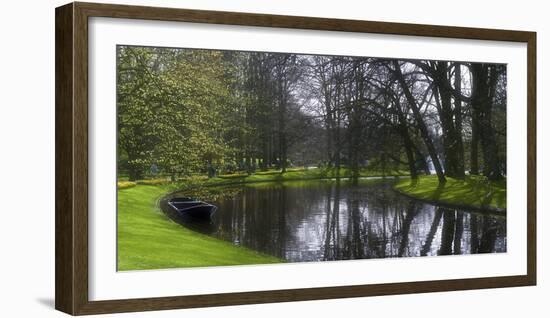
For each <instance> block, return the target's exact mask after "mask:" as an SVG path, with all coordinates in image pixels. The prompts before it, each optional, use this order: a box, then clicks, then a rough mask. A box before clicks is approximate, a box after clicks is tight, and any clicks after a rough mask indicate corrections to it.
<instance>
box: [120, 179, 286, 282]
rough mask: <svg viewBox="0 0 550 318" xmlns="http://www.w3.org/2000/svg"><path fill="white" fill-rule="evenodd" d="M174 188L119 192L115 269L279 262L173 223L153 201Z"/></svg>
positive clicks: (162, 187)
mask: <svg viewBox="0 0 550 318" xmlns="http://www.w3.org/2000/svg"><path fill="white" fill-rule="evenodd" d="M173 189H174V187H173V186H170V185H160V186H159V185H156V186H151V185H140V184H138V185H135V186H133V187H131V188H126V189H119V190H118V270H122V271H124V270H137V269H160V268H176V267H197V266H212V265H242V264H266V263H278V262H282V260H280V259H278V258H275V257H271V256H268V255H264V254H261V253H258V252H255V251H252V250H250V249H247V248H244V247H239V246H235V245H233V244H231V243H229V242H226V241H221V240H218V239H215V238H212V237H209V236H206V235H203V234H199V233H196V232H193V231H191V230H189V229H186V228H184V227H182V226H181V225H179V224H176V223H174V222H172V221H171V220H170V219H168V218H167V217H166V216H165V215H164V214H163V213H162V211H160V209H159V208H158V206H157V204H156V202H157V200H158V198H160V197H161V196H163V195H164V194H166V193H167V192H169V191H171V190H173Z"/></svg>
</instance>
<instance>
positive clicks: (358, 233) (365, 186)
mask: <svg viewBox="0 0 550 318" xmlns="http://www.w3.org/2000/svg"><path fill="white" fill-rule="evenodd" d="M237 188H238V191H234V190H235V187H232V188H231V189H232V190H233V191H228V193H232V195H229V196H225V197H224V196H221V197H217V198H216V200H215V202H214V203H215V204H216V205H217V206H218V211H217V212H216V214H215V217H214V219H213V221H212V224H200V223H199V224H192V225H191V224H187V225H189V226H190V227H191V228H193V229H194V230H197V231H202V232H204V233H206V234H208V235H212V236H215V237H218V238H221V239H224V240H228V241H231V242H233V243H234V244H237V245H243V246H246V247H248V248H252V249H255V250H258V251H261V252H264V253H268V254H271V255H275V256H278V257H281V258H284V259H286V260H288V261H290V262H301V261H328V260H346V259H365V258H386V257H411V256H435V255H451V254H476V253H495V252H505V251H506V218H505V217H496V216H491V215H487V214H479V213H473V212H471V211H461V210H454V209H448V208H443V207H438V206H434V205H430V204H426V203H422V202H419V201H416V200H411V199H409V198H406V197H403V196H402V195H399V194H398V193H396V192H394V191H393V190H392V189H391V184H388V183H385V182H373V181H372V180H370V181H362V182H360V183H359V185H357V186H352V185H351V184H350V183H348V182H347V181H307V182H304V181H300V182H289V183H269V184H255V185H246V186H243V185H240V186H237ZM217 191H219V192H224V191H225V189H222V190H221V191H220V189H217Z"/></svg>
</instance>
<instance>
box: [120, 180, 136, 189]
mask: <svg viewBox="0 0 550 318" xmlns="http://www.w3.org/2000/svg"><path fill="white" fill-rule="evenodd" d="M136 184H137V183H135V182H132V181H118V182H117V188H118V189H128V188H133V187H135V186H136Z"/></svg>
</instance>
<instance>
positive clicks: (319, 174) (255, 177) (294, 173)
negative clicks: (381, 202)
mask: <svg viewBox="0 0 550 318" xmlns="http://www.w3.org/2000/svg"><path fill="white" fill-rule="evenodd" d="M402 175H407V172H406V171H391V172H389V171H387V172H383V171H379V170H372V169H361V170H359V176H360V177H383V176H386V177H391V176H402ZM337 176H340V177H341V178H349V177H351V170H350V169H348V168H340V171H339V173H338V170H337V169H331V168H324V169H321V168H309V169H304V168H291V169H288V170H287V171H286V172H285V173H281V171H280V170H268V171H257V172H256V173H254V174H250V175H248V174H245V173H236V174H226V175H219V176H216V177H215V178H210V179H207V180H205V182H206V184H226V183H250V182H268V181H278V182H281V181H295V180H315V179H331V178H336V177H337Z"/></svg>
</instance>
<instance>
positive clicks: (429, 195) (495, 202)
mask: <svg viewBox="0 0 550 318" xmlns="http://www.w3.org/2000/svg"><path fill="white" fill-rule="evenodd" d="M394 189H396V190H397V191H399V192H402V193H404V194H407V195H410V196H412V197H415V198H419V199H422V200H426V201H431V202H441V203H447V204H451V205H457V206H471V207H476V208H488V209H506V179H504V180H502V181H498V182H492V181H488V180H486V179H485V178H483V177H479V176H467V177H466V179H465V180H458V179H453V178H447V182H446V183H445V184H443V185H439V182H438V180H437V176H435V175H433V176H421V177H419V178H418V180H417V181H416V182H413V181H412V180H411V179H409V178H406V179H402V180H401V181H399V182H398V183H397V184H396V185H395V186H394Z"/></svg>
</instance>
